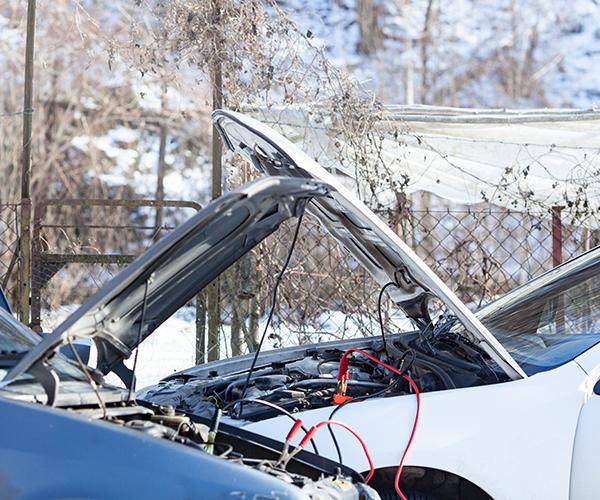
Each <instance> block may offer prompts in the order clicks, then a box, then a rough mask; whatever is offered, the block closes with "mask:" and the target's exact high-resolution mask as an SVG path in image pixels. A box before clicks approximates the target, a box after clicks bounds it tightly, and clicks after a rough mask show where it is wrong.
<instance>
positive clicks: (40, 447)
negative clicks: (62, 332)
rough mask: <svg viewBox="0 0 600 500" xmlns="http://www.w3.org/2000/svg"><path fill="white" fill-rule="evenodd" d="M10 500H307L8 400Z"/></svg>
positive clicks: (150, 443) (2, 438) (120, 430)
mask: <svg viewBox="0 0 600 500" xmlns="http://www.w3.org/2000/svg"><path fill="white" fill-rule="evenodd" d="M0 414H1V415H2V426H1V427H0V443H2V445H1V446H0V491H1V492H2V495H1V496H2V498H6V499H9V498H22V499H33V498H49V499H50V498H111V499H120V498H123V499H127V498H177V499H186V498H206V499H213V498H214V499H215V500H216V499H221V498H229V497H233V498H257V497H260V498H265V499H269V498H272V499H278V498H285V499H306V498H307V496H305V495H304V494H303V493H302V492H301V491H300V489H299V488H296V487H294V486H291V485H288V484H285V483H284V482H282V481H280V480H279V479H277V478H274V477H271V476H269V475H267V474H263V473H261V472H259V471H257V470H254V469H252V468H250V467H242V466H239V465H238V464H235V463H231V462H228V461H226V460H223V459H220V458H217V457H213V456H211V455H208V454H206V453H199V452H198V451H195V450H192V449H191V448H188V447H186V446H181V445H179V444H176V443H172V442H170V441H168V440H165V439H157V438H155V437H153V436H150V435H146V434H144V433H142V432H139V431H134V430H129V429H126V428H124V427H122V426H118V425H114V424H111V423H106V422H102V421H93V420H89V419H83V418H81V417H79V416H77V415H73V414H69V413H68V412H66V411H64V410H57V409H52V408H48V407H45V406H42V405H37V404H28V403H21V402H16V401H10V400H8V399H5V398H2V397H0Z"/></svg>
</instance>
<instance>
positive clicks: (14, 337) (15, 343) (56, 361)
mask: <svg viewBox="0 0 600 500" xmlns="http://www.w3.org/2000/svg"><path fill="white" fill-rule="evenodd" d="M40 341H41V337H40V336H38V335H37V334H35V333H34V332H32V331H31V330H30V329H29V328H27V327H26V326H25V325H22V324H21V323H19V322H18V321H17V320H15V319H14V318H13V317H12V316H11V315H10V314H9V313H8V312H6V311H4V309H0V381H1V380H2V379H3V378H4V376H5V375H6V373H7V370H8V369H10V368H11V367H12V365H13V364H14V363H15V362H16V360H17V359H18V358H19V356H21V355H24V354H25V353H26V352H27V351H29V349H31V348H32V347H33V346H35V345H36V344H38V343H39V342H40ZM50 365H51V366H52V367H53V368H54V370H55V371H56V373H57V375H58V376H59V378H60V379H61V380H85V376H84V374H83V373H82V372H81V370H79V368H78V367H77V366H74V365H73V364H72V363H70V362H69V361H68V360H67V358H66V357H65V356H63V355H62V354H60V353H57V354H56V355H55V356H53V357H52V359H51V360H50ZM19 380H32V377H31V376H30V375H28V374H24V375H22V376H21V377H19Z"/></svg>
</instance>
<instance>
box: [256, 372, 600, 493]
mask: <svg viewBox="0 0 600 500" xmlns="http://www.w3.org/2000/svg"><path fill="white" fill-rule="evenodd" d="M586 379H587V376H586V374H585V373H584V372H583V370H582V369H581V368H580V367H579V366H578V365H577V363H575V362H570V363H567V364H566V365H563V366H561V367H559V368H557V369H554V370H550V371H548V372H543V373H539V374H536V375H534V376H532V377H529V378H527V379H522V380H516V381H511V382H505V383H502V384H494V385H489V386H480V387H472V388H466V389H455V390H446V391H439V392H430V393H425V394H422V395H421V401H422V404H421V417H420V420H419V426H418V429H417V433H416V436H415V441H414V443H413V446H412V448H411V450H410V451H409V453H408V455H407V458H406V462H405V464H406V465H408V466H411V465H412V466H420V467H429V468H433V469H439V470H444V471H447V472H451V473H453V474H456V475H458V476H460V477H464V478H466V479H468V480H469V481H471V482H472V483H474V484H476V485H477V486H479V487H480V488H482V489H483V490H484V491H485V492H486V493H488V494H489V495H491V496H492V497H493V498H494V499H496V500H509V499H510V500H513V499H515V498H528V499H540V500H552V499H556V500H564V499H565V498H568V496H569V481H570V471H571V455H572V452H573V442H574V438H575V429H576V427H577V421H578V418H579V413H580V410H581V408H582V405H583V404H584V400H585V391H586V389H585V382H586ZM574 388H576V389H574ZM331 410H332V408H320V409H315V410H310V411H305V412H301V413H299V414H298V416H299V417H301V418H302V419H303V421H304V422H305V424H306V425H310V424H313V423H316V422H319V421H321V420H324V419H326V418H328V417H329V414H330V413H331ZM414 413H415V398H414V397H413V396H410V395H407V396H397V397H389V398H384V399H381V398H377V399H373V400H367V401H364V402H361V403H360V404H356V405H348V406H347V407H346V408H344V409H343V410H342V411H340V412H338V413H336V415H335V418H336V419H338V420H343V421H344V422H346V423H347V424H348V425H350V426H352V427H353V428H354V429H355V430H356V431H358V432H359V433H360V435H361V436H362V437H363V439H364V440H365V442H366V443H367V446H369V449H370V450H371V454H372V457H373V461H374V463H375V466H376V467H377V468H386V467H397V465H398V462H399V460H400V456H401V454H402V451H403V449H404V447H405V446H406V442H407V439H408V436H409V433H410V430H411V426H412V422H413V419H414ZM375 416H376V417H375ZM245 428H247V429H250V430H252V431H253V432H256V433H259V434H264V435H267V436H269V437H272V438H273V439H281V437H282V436H283V437H285V434H286V432H287V430H289V425H288V424H287V423H286V422H285V421H284V419H283V418H275V419H270V420H263V421H261V422H254V423H248V424H247V425H246V427H245ZM336 437H337V438H338V441H339V444H340V447H341V449H342V454H343V458H344V463H345V464H347V465H348V466H350V467H353V468H355V469H357V470H365V463H364V459H363V457H362V456H361V454H360V453H359V449H358V448H357V445H356V443H355V442H354V441H353V440H352V439H351V437H350V436H347V435H345V434H344V433H343V432H339V431H336ZM316 439H317V445H318V447H319V451H320V452H321V453H323V454H324V455H325V456H327V457H328V458H332V459H335V457H336V456H337V454H336V451H335V448H334V446H333V442H332V440H331V438H330V436H329V435H328V433H327V432H323V433H321V434H318V435H317V437H316ZM391 443H394V444H393V445H391ZM596 462H597V461H596ZM596 462H595V465H597V463H596Z"/></svg>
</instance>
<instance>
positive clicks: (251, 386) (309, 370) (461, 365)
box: [141, 333, 508, 422]
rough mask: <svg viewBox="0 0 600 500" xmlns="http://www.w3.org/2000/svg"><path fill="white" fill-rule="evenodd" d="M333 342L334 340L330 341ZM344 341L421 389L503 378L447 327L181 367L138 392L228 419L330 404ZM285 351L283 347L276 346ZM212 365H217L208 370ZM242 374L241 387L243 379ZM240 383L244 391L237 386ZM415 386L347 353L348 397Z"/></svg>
mask: <svg viewBox="0 0 600 500" xmlns="http://www.w3.org/2000/svg"><path fill="white" fill-rule="evenodd" d="M337 344H339V345H337ZM347 346H357V347H360V348H362V349H364V351H365V352H366V353H369V354H370V355H372V356H373V357H374V358H377V359H378V360H380V361H381V362H383V363H387V364H389V365H391V366H392V367H395V368H396V369H398V370H399V371H401V372H403V373H406V374H408V375H409V376H410V377H411V378H412V379H413V380H414V381H415V383H416V384H417V385H418V387H419V390H420V392H431V391H440V390H446V389H454V388H461V387H472V386H476V385H483V384H491V383H496V382H501V381H505V380H508V379H507V377H506V375H504V373H503V372H502V371H501V370H500V369H499V368H498V367H497V366H496V365H495V363H494V362H493V361H492V360H491V359H489V357H488V356H487V355H486V354H485V353H484V352H483V350H481V349H480V348H478V347H477V346H476V345H474V344H472V343H470V342H469V341H468V340H466V339H465V338H463V337H461V336H459V335H455V334H451V333H446V334H444V335H440V336H438V337H435V338H430V339H427V338H425V337H423V336H422V335H420V334H418V333H411V334H398V335H393V336H390V338H389V339H388V340H387V343H386V345H384V343H383V341H382V340H381V339H379V338H374V339H360V340H354V341H353V342H352V341H340V342H332V343H329V345H327V344H325V345H322V346H306V347H304V348H303V349H300V350H298V348H296V349H294V350H293V352H290V353H289V354H288V353H285V352H282V353H281V356H279V359H274V358H276V357H275V356H273V355H272V354H271V355H270V356H269V359H268V360H267V361H266V362H263V363H260V362H259V364H258V366H257V367H256V369H255V370H254V371H253V372H252V374H251V376H250V378H249V379H248V370H245V369H238V370H235V369H234V370H232V371H228V370H227V369H225V370H223V369H219V368H218V366H219V362H216V363H212V364H210V363H209V364H207V365H204V367H203V368H200V367H197V368H196V369H191V370H186V371H184V372H181V373H179V374H175V375H173V376H171V377H168V378H167V379H165V380H163V381H162V382H161V383H159V385H157V386H154V387H151V388H149V389H148V390H146V391H144V392H143V394H142V395H141V397H142V399H145V400H147V401H152V402H154V403H157V404H169V405H173V406H175V407H177V409H178V410H180V411H183V412H185V413H187V414H191V415H196V416H202V417H204V418H211V417H212V415H213V414H214V412H215V411H216V410H217V409H219V410H221V411H223V413H224V415H226V416H228V417H229V418H231V419H233V420H244V421H251V422H254V421H260V420H264V419H269V418H273V417H275V416H277V415H280V414H281V413H282V410H285V411H286V412H290V413H296V412H300V411H305V410H309V409H314V408H321V407H325V406H332V405H335V403H334V401H333V400H334V395H335V394H336V391H337V390H338V388H339V381H338V373H339V369H340V361H341V359H342V356H343V355H344V352H345V351H346V347H347ZM283 351H285V350H283ZM211 365H214V367H215V368H216V369H211ZM247 379H248V384H247V387H245V382H246V380H247ZM244 387H245V391H244ZM412 392H414V391H413V390H412V388H411V387H410V384H409V383H408V382H407V381H406V380H404V379H402V378H401V377H399V376H398V375H397V374H395V373H393V372H390V371H389V370H386V369H385V368H383V367H382V366H380V365H379V364H377V363H374V362H373V361H372V360H370V359H368V358H366V357H364V356H361V355H352V356H350V357H349V359H348V376H347V388H346V391H345V394H346V396H347V398H348V399H357V398H359V399H367V398H371V397H393V396H401V395H406V394H411V393H412Z"/></svg>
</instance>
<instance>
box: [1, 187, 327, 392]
mask: <svg viewBox="0 0 600 500" xmlns="http://www.w3.org/2000/svg"><path fill="white" fill-rule="evenodd" d="M328 191H329V188H328V186H327V185H326V184H325V183H323V182H321V181H318V180H312V179H298V178H285V177H266V178H262V179H259V180H257V181H254V182H251V183H249V184H246V185H244V186H242V187H241V188H239V189H236V190H234V191H231V192H229V193H227V194H225V195H223V196H221V197H220V198H218V199H217V200H215V201H213V202H212V203H210V204H209V205H208V206H207V207H206V208H204V209H203V210H201V211H200V212H199V213H197V214H196V215H195V216H193V217H192V218H190V219H189V220H188V221H187V222H185V223H184V224H183V225H181V226H179V227H178V228H177V229H175V230H174V231H173V232H171V233H170V234H169V235H167V236H165V237H164V238H163V239H161V240H160V241H159V242H158V243H156V244H155V245H153V246H152V247H151V248H150V249H149V250H147V251H146V252H145V253H144V254H142V255H141V256H140V257H138V258H137V259H136V260H135V261H134V262H133V263H132V264H131V265H129V266H128V267H127V268H126V269H125V270H124V271H122V272H121V273H119V274H118V275H117V276H115V278H113V279H112V280H111V281H110V282H109V283H107V284H106V285H105V286H104V287H102V288H101V289H100V291H98V292H97V293H96V294H94V295H93V296H92V297H91V298H90V299H89V300H88V301H87V302H85V303H84V304H83V305H82V306H81V307H79V308H78V309H77V310H76V311H75V312H74V313H73V314H72V315H70V316H69V317H68V318H67V319H66V320H65V321H64V322H63V323H61V324H60V325H59V326H58V327H57V328H56V330H55V331H54V332H53V333H52V334H51V335H49V336H47V337H46V338H45V339H44V340H42V341H41V342H40V343H39V344H38V345H36V346H35V347H34V348H32V349H31V350H30V351H29V352H28V353H27V354H26V355H25V356H24V357H23V358H22V359H21V360H20V361H19V363H18V364H17V365H15V366H14V368H12V369H11V371H10V372H9V373H8V374H7V375H6V377H5V378H4V379H3V380H2V381H1V382H0V385H5V384H9V383H10V382H12V381H14V380H15V379H16V378H17V377H18V376H19V375H21V374H22V373H23V372H25V371H29V370H31V369H32V367H33V366H34V365H35V366H38V367H39V364H38V362H40V361H41V362H42V363H43V362H44V360H45V359H46V358H47V357H48V356H50V355H52V354H53V353H54V352H55V351H56V350H57V349H58V348H59V347H60V346H61V345H63V344H65V343H66V342H68V340H69V339H70V338H82V337H83V338H86V337H87V338H92V339H93V340H94V342H95V344H96V347H97V350H98V362H97V368H98V369H99V370H100V371H102V372H103V373H104V374H106V373H109V372H110V371H114V372H115V373H116V374H117V375H118V376H119V377H120V378H121V379H122V380H123V382H124V383H125V384H126V385H128V386H130V385H131V384H132V383H133V374H132V373H131V371H130V370H129V369H128V368H127V367H126V366H125V365H124V363H123V361H124V360H125V359H127V358H128V357H129V356H130V355H131V353H132V351H133V349H135V347H136V346H137V345H138V344H139V343H140V342H141V341H143V340H144V339H145V338H146V337H148V335H150V334H151V333H152V332H153V331H154V330H155V329H156V328H158V326H160V325H161V324H162V323H163V322H164V321H165V320H166V319H167V318H169V316H171V315H172V314H173V313H174V312H175V311H177V310H178V309H179V308H180V307H182V306H183V305H184V304H185V303H186V302H188V301H189V300H190V299H192V298H193V297H194V296H195V295H196V294H197V293H198V292H200V291H201V290H202V289H203V288H205V287H206V286H207V285H208V284H209V283H210V282H211V281H212V280H214V279H215V278H216V277H217V276H218V275H219V274H221V273H222V272H223V271H225V269H227V268H228V267H229V266H230V265H231V264H233V263H234V262H235V261H236V260H238V259H239V258H240V257H241V256H242V255H244V254H245V253H247V252H248V251H249V250H250V249H251V248H253V247H254V246H255V245H257V244H258V243H260V242H261V241H262V240H263V239H264V238H266V237H267V236H269V235H270V234H272V233H273V232H274V231H275V230H276V229H277V228H278V227H279V225H280V224H281V223H282V222H284V221H285V220H287V219H289V218H290V217H294V216H296V215H298V214H299V211H300V210H302V209H303V208H304V206H305V205H306V203H307V202H308V201H309V200H310V199H311V198H313V197H315V196H324V195H326V194H327V193H328ZM144 302H145V303H146V307H145V311H144V313H143V314H142V309H143V304H144ZM140 323H143V324H142V325H141V329H140Z"/></svg>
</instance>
